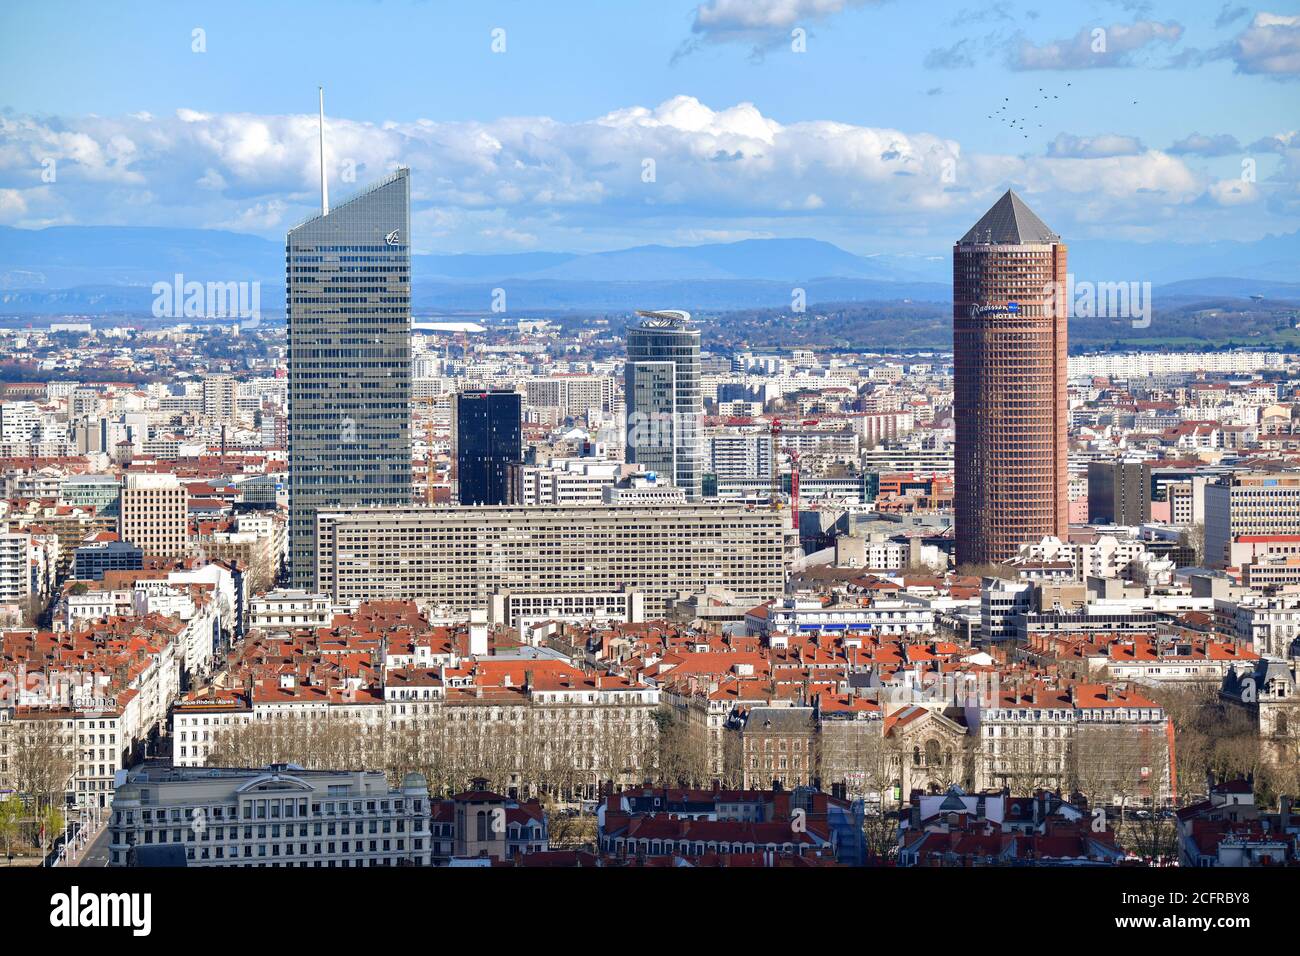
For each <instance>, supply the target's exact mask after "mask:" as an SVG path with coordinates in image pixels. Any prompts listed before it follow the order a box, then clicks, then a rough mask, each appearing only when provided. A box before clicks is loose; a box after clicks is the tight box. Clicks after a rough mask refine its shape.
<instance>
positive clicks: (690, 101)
mask: <svg viewBox="0 0 1300 956" xmlns="http://www.w3.org/2000/svg"><path fill="white" fill-rule="evenodd" d="M0 132H2V133H3V135H0V189H4V190H7V191H8V192H7V193H6V195H7V196H8V197H9V198H8V199H7V200H5V205H4V206H3V207H2V208H3V209H4V214H5V215H6V216H7V217H8V219H9V221H11V222H16V223H18V224H21V225H34V224H38V223H45V222H50V221H60V222H79V223H85V224H92V223H132V224H141V225H166V226H209V225H212V224H222V225H223V226H225V227H226V228H231V229H236V230H241V231H253V232H258V233H261V234H263V235H267V236H277V235H278V234H279V232H280V231H281V230H282V229H283V226H284V223H285V222H287V221H292V220H295V219H297V218H298V217H299V216H302V215H306V214H309V213H310V212H311V211H312V210H313V209H314V208H315V204H316V202H317V190H318V183H319V170H318V165H317V129H316V118H315V117H314V116H312V115H288V116H276V115H267V116H255V115H251V114H243V113H225V114H200V113H196V112H194V111H190V110H185V111H181V112H179V113H177V114H176V115H174V116H170V117H152V118H150V119H148V120H144V119H141V118H139V117H131V116H127V117H119V118H102V117H76V118H60V119H51V120H37V119H34V118H31V117H20V118H17V119H14V118H0ZM327 133H328V167H329V169H330V192H331V197H332V198H334V199H335V201H336V202H337V201H338V200H339V199H341V198H342V197H343V196H345V195H347V194H348V193H350V192H352V191H353V190H354V189H358V188H361V187H363V186H364V185H365V184H366V183H368V182H370V181H372V180H374V179H376V178H378V177H380V176H382V175H384V174H386V173H387V172H388V171H390V170H391V169H392V168H393V167H394V166H396V165H399V164H402V165H408V166H410V167H411V168H412V171H413V176H412V186H413V218H414V223H413V225H414V227H415V229H414V234H415V241H416V246H417V249H420V250H421V251H424V250H425V249H428V248H440V249H443V250H465V251H485V250H490V249H492V248H495V247H497V246H500V245H501V244H503V243H506V244H511V245H528V246H537V247H540V248H548V249H575V250H578V249H592V248H612V247H615V246H617V245H618V244H621V243H628V244H631V243H633V242H645V241H655V240H656V239H657V238H659V237H662V236H673V235H680V234H684V233H691V232H697V233H701V234H702V233H703V232H704V231H716V232H720V233H721V232H727V233H736V234H764V235H805V236H817V237H822V238H832V239H835V240H839V241H841V242H843V241H844V240H845V237H851V238H852V239H853V243H856V244H857V245H858V247H859V248H860V247H861V245H862V244H863V243H865V242H867V241H871V242H874V243H875V244H877V245H879V246H881V247H885V246H893V245H896V243H897V241H898V240H906V239H909V238H917V239H918V241H920V240H926V241H929V242H930V243H931V244H933V242H934V241H940V242H948V241H950V240H951V238H952V237H953V236H955V235H960V234H961V233H962V232H964V231H965V229H966V228H967V227H968V226H969V224H970V222H972V221H974V217H978V215H980V214H981V213H982V212H983V211H984V209H985V208H987V206H988V204H989V203H991V202H992V201H993V200H994V199H995V198H996V197H997V195H999V194H1000V192H1001V191H1002V190H1003V189H1005V188H1006V187H1007V186H1009V185H1014V186H1016V187H1017V188H1023V189H1025V190H1026V198H1027V199H1029V201H1030V202H1031V203H1038V204H1040V205H1042V206H1043V208H1042V209H1040V212H1041V213H1042V214H1043V215H1044V217H1045V218H1047V219H1048V221H1049V222H1052V224H1053V225H1054V226H1055V227H1056V228H1057V229H1058V231H1062V232H1068V231H1069V230H1070V228H1071V225H1072V222H1097V223H1103V222H1105V223H1108V224H1109V225H1111V226H1113V227H1115V228H1120V227H1122V226H1124V225H1125V224H1139V225H1142V226H1143V227H1149V226H1153V225H1154V227H1155V228H1159V224H1160V223H1162V222H1163V221H1164V217H1165V215H1166V213H1167V212H1169V211H1171V210H1173V209H1177V208H1185V207H1186V205H1187V204H1188V203H1191V202H1193V201H1194V200H1196V199H1198V198H1200V197H1202V196H1207V195H1211V194H1210V193H1209V189H1210V184H1209V180H1208V179H1207V178H1206V177H1205V176H1204V175H1203V174H1202V173H1199V172H1194V171H1193V170H1191V169H1189V168H1188V167H1187V166H1186V165H1185V164H1184V163H1183V161H1182V159H1181V158H1179V157H1178V156H1174V155H1171V154H1170V153H1167V152H1160V151H1158V150H1149V149H1146V148H1145V147H1143V146H1142V144H1141V143H1140V142H1138V141H1137V140H1136V139H1134V138H1132V137H1127V136H1122V135H1116V134H1104V135H1100V136H1091V137H1085V136H1067V137H1062V138H1058V140H1057V141H1056V142H1055V143H1053V146H1052V149H1051V150H1050V151H1049V154H1048V155H1046V156H1037V157H1033V156H1017V155H1009V154H1003V153H975V152H972V151H970V150H969V149H966V148H964V147H963V146H962V144H961V143H959V142H957V141H956V140H953V139H951V138H948V137H944V136H941V135H937V134H934V133H930V132H925V131H904V130H898V129H889V128H881V127H870V126H857V125H852V124H848V123H841V122H836V121H833V120H806V121H801V122H795V123H781V122H779V121H777V120H775V119H773V118H771V117H769V116H765V115H764V114H763V113H762V112H761V111H760V110H758V109H757V108H756V107H755V106H754V105H753V104H750V103H739V104H736V105H733V106H729V107H727V108H722V109H714V108H712V107H710V106H708V105H707V104H705V103H702V102H700V101H699V100H697V99H695V98H694V97H689V96H678V97H673V98H671V99H669V100H666V101H664V102H663V103H660V104H659V105H657V106H652V107H644V106H632V107H627V108H625V109H619V110H615V111H612V112H610V113H607V114H605V115H603V116H599V117H595V118H592V119H589V120H584V121H577V122H559V121H557V120H554V119H551V118H548V117H510V118H503V119H498V120H493V121H490V122H434V121H431V120H418V121H415V122H400V123H399V122H386V123H382V124H375V123H362V122H355V121H352V120H348V119H342V118H335V119H327ZM1276 142H1277V144H1278V145H1277V151H1278V152H1283V153H1286V148H1285V144H1284V142H1283V140H1281V139H1277V140H1276ZM56 149H57V152H58V156H59V160H58V173H59V175H58V181H57V183H56V184H53V185H46V184H44V183H42V181H41V178H40V175H41V165H40V157H42V156H43V155H47V154H49V153H50V152H51V151H53V150H56ZM1287 169H1288V170H1289V171H1288V172H1286V177H1287V182H1289V183H1293V182H1294V180H1295V179H1296V178H1297V176H1298V175H1300V173H1298V172H1297V171H1296V170H1295V169H1294V167H1293V166H1292V167H1287ZM1261 175H1263V172H1262V171H1261ZM106 185H107V186H108V187H109V188H105V186H106ZM1287 188H1288V189H1292V190H1293V189H1294V187H1293V186H1288V187H1287ZM1211 198H1213V196H1211ZM1278 211H1279V213H1281V212H1283V211H1284V210H1283V209H1281V208H1280V209H1279V210H1278ZM1168 228H1169V234H1170V235H1171V236H1175V235H1181V234H1182V233H1181V231H1180V230H1179V229H1178V227H1177V226H1176V225H1170V226H1169V227H1168ZM1285 228H1294V226H1293V225H1290V224H1287V225H1286V226H1285ZM927 237H929V238H928V239H927ZM853 243H851V244H853Z"/></svg>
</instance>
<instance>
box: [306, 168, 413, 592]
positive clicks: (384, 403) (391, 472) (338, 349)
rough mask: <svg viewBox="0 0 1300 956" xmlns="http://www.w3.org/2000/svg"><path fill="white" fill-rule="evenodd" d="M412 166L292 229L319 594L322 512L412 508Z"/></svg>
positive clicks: (309, 546) (310, 545)
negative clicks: (318, 535)
mask: <svg viewBox="0 0 1300 956" xmlns="http://www.w3.org/2000/svg"><path fill="white" fill-rule="evenodd" d="M410 205H411V203H410V180H409V170H406V169H399V170H397V172H395V173H394V174H392V175H391V176H389V177H388V178H386V179H383V180H381V181H379V182H378V183H376V184H374V185H373V186H371V187H370V188H369V189H367V190H365V191H364V192H361V193H359V194H357V195H356V196H354V197H353V198H351V199H349V200H347V201H346V202H344V203H342V204H341V205H338V206H336V207H334V208H333V209H329V208H328V203H327V202H326V201H325V199H324V197H323V196H322V211H321V214H320V215H319V216H315V217H313V218H311V219H308V220H307V221H306V222H304V223H302V224H301V225H299V226H296V227H294V228H293V229H291V230H290V231H289V236H288V240H287V243H286V249H285V259H286V276H285V280H286V286H287V296H286V302H287V306H288V321H289V520H290V529H289V531H290V539H289V547H290V569H291V578H292V583H293V586H294V587H296V588H306V589H309V590H314V589H315V588H316V587H317V582H316V530H315V521H316V512H317V510H318V509H320V508H321V507H327V508H340V507H348V506H365V505H380V506H384V507H401V506H404V505H408V504H410V503H411V489H412V485H411V412H410V404H411V247H410V245H409V243H410Z"/></svg>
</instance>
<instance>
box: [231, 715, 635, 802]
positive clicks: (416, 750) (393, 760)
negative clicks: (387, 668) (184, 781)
mask: <svg viewBox="0 0 1300 956" xmlns="http://www.w3.org/2000/svg"><path fill="white" fill-rule="evenodd" d="M636 721H637V718H636V717H625V718H612V717H607V718H606V719H604V720H601V721H598V722H594V723H592V724H590V725H586V729H584V731H583V732H582V733H559V732H555V731H554V730H552V729H551V728H549V727H548V726H547V725H546V724H545V723H543V722H541V721H534V720H519V721H507V720H474V721H466V720H457V719H454V718H453V716H452V715H449V714H448V713H446V712H443V713H439V714H432V715H428V716H423V717H419V718H412V719H406V720H401V721H398V722H394V723H392V724H388V723H380V722H376V723H371V722H361V721H359V720H355V719H330V720H323V721H321V720H314V719H310V718H303V717H295V716H291V717H284V718H279V719H274V720H266V721H255V722H253V723H249V724H244V725H240V726H236V727H231V728H228V729H225V730H223V731H221V732H220V733H219V734H218V735H217V737H216V739H215V740H214V742H213V746H212V748H211V749H210V751H209V754H208V758H207V762H208V763H209V765H212V766H249V767H260V766H266V765H267V764H270V763H296V764H299V765H301V766H303V767H308V768H314V767H365V768H371V769H382V770H384V771H385V772H386V774H387V775H388V777H389V780H390V781H391V782H392V783H393V784H394V785H396V784H399V783H400V782H401V780H402V778H403V777H405V776H406V774H408V773H411V772H413V771H414V772H418V773H421V774H423V775H424V777H425V778H426V779H427V780H428V781H429V789H430V792H432V793H433V794H435V795H437V794H450V793H455V792H457V791H460V790H464V789H467V788H468V787H469V785H470V783H471V781H473V780H475V779H477V778H482V779H485V780H486V781H487V783H488V786H489V787H490V788H492V789H495V790H498V791H500V792H506V793H508V792H515V793H519V794H522V795H528V794H537V795H546V796H549V797H552V798H556V799H571V798H573V797H578V796H585V795H590V794H591V793H593V792H594V790H595V787H596V786H597V785H598V784H599V783H600V782H601V781H603V780H619V781H626V780H629V779H632V778H635V777H638V776H642V775H644V776H652V775H653V768H654V766H655V764H656V763H657V760H658V755H657V737H656V735H655V734H654V733H653V732H651V733H648V734H647V733H641V732H639V729H640V728H639V725H638V724H637V723H636ZM652 730H653V728H652Z"/></svg>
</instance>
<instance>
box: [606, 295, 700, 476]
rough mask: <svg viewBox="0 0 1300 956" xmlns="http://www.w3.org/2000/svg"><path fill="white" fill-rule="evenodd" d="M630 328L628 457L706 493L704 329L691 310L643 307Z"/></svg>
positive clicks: (626, 390) (626, 377)
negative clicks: (694, 320) (702, 384)
mask: <svg viewBox="0 0 1300 956" xmlns="http://www.w3.org/2000/svg"><path fill="white" fill-rule="evenodd" d="M637 315H639V316H641V317H642V318H643V319H644V320H645V321H644V322H642V323H641V324H640V325H638V326H634V327H632V328H629V329H628V332H627V363H626V365H625V366H624V372H623V376H624V383H623V384H624V393H625V401H626V409H627V460H628V461H629V462H635V463H637V464H641V465H644V466H645V468H646V469H647V470H649V471H654V472H657V473H658V474H660V475H661V476H663V477H665V478H669V479H671V480H672V483H673V484H674V485H676V486H677V487H678V488H681V489H682V490H683V491H685V492H686V497H687V499H688V500H690V501H696V500H698V499H699V498H700V495H701V491H702V488H701V479H702V475H703V472H704V452H703V430H702V428H703V419H704V405H703V402H702V401H701V398H700V330H699V328H698V327H696V326H694V325H692V324H691V315H690V313H689V312H680V311H678V310H676V309H673V310H669V311H665V312H638V313H637Z"/></svg>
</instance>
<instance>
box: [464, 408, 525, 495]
mask: <svg viewBox="0 0 1300 956" xmlns="http://www.w3.org/2000/svg"><path fill="white" fill-rule="evenodd" d="M522 418H523V396H522V395H520V394H519V393H518V392H512V391H506V390H504V389H492V390H490V391H485V392H484V391H475V392H461V393H460V394H459V395H457V396H456V421H455V422H454V423H453V424H454V431H455V441H456V487H457V492H458V496H459V501H460V503H461V504H463V505H508V504H510V503H511V494H510V488H511V484H512V482H511V467H512V466H517V465H519V464H521V463H522V462H523V450H522V445H523V441H522V428H521V425H520V423H521V421H522Z"/></svg>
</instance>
